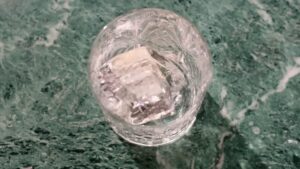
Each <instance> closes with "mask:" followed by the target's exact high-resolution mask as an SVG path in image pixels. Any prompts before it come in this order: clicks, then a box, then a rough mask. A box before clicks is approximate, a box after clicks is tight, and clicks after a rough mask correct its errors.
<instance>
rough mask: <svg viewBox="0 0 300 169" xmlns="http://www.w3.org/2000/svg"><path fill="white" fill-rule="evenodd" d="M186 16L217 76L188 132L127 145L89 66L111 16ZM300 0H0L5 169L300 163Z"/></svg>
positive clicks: (293, 167)
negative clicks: (105, 110) (102, 105)
mask: <svg viewBox="0 0 300 169" xmlns="http://www.w3.org/2000/svg"><path fill="white" fill-rule="evenodd" d="M141 7H159V8H164V9H169V10H173V11H175V12H177V13H178V14H180V15H183V16H185V17H186V18H188V19H189V20H190V21H191V22H193V23H194V24H195V26H196V27H197V28H198V29H199V30H200V32H201V33H202V34H203V36H204V38H205V39H206V40H207V42H208V45H209V48H210V50H211V53H212V58H213V66H214V79H213V82H212V85H211V87H210V89H209V92H208V93H207V96H206V98H205V100H204V103H203V106H202V109H201V111H200V113H199V114H198V119H197V121H196V124H195V125H194V127H193V128H192V130H191V131H190V133H189V134H188V135H187V136H185V137H184V138H182V139H181V140H179V141H178V142H176V143H174V144H171V145H168V146H163V147H159V148H144V147H138V146H135V145H131V144H128V143H126V142H124V141H123V140H122V139H120V138H119V137H118V136H117V135H116V134H114V132H113V131H112V130H111V129H110V127H109V125H108V124H107V123H106V122H105V120H104V119H103V116H102V114H101V111H100V109H99V107H98V105H97V103H96V99H95V98H94V97H93V96H92V94H91V90H90V88H89V84H88V76H87V64H88V63H87V62H88V57H89V51H90V47H91V44H92V42H93V40H94V39H95V37H96V35H97V34H98V32H99V30H100V29H101V28H102V27H103V26H104V25H105V24H107V23H108V22H109V21H110V20H111V19H113V18H115V17H116V16H118V15H120V14H123V13H125V12H126V11H128V10H130V9H134V8H141ZM299 21H300V1H299V0H248V1H246V0H222V1H220V0H178V1H175V0H174V1H171V0H163V1H159V0H147V1H138V0H132V1H129V0H128V1H125V0H118V1H117V0H113V1H112V0H102V1H100V0H99V1H96V0H65V1H63V0H53V1H50V0H49V1H42V0H2V1H1V2H0V164H1V166H0V168H3V169H17V168H28V169H29V168H34V169H44V168H45V169H49V168H55V169H71V168H72V169H79V168H101V169H105V168H108V169H113V168H119V169H121V168H122V169H125V168H126V169H129V168H141V169H153V168H168V169H176V168H178V169H184V168H191V169H221V168H223V169H298V168H300V126H299V125H300V31H299V30H300V22H299Z"/></svg>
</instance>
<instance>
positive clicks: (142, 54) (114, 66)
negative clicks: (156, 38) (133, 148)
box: [101, 47, 173, 125]
mask: <svg viewBox="0 0 300 169" xmlns="http://www.w3.org/2000/svg"><path fill="white" fill-rule="evenodd" d="M162 69H164V67H163V65H161V64H160V63H159V62H158V61H157V60H155V59H154V58H153V57H152V56H151V54H150V52H149V51H148V49H147V48H146V47H140V48H135V49H132V50H130V51H128V52H125V53H122V54H120V55H117V56H115V57H114V58H112V59H111V60H109V61H108V62H107V63H105V64H104V66H103V67H102V68H101V74H102V76H101V82H102V84H101V86H102V88H101V89H102V92H104V93H109V94H107V96H109V97H110V99H111V97H115V98H116V99H114V100H118V101H119V103H118V104H116V105H120V106H119V107H118V108H114V110H112V109H113V108H111V113H113V114H115V115H117V116H119V117H120V118H122V119H123V120H125V121H127V122H128V123H131V124H134V125H138V124H144V123H147V122H150V121H154V120H158V119H160V118H163V117H165V116H167V115H170V114H171V112H172V107H173V106H172V101H171V96H170V86H169V84H168V82H167V80H166V78H165V76H164V74H163V73H162ZM103 95H104V96H106V95H105V94H103ZM111 100H113V99H111ZM104 106H105V105H104ZM108 109H109V108H108Z"/></svg>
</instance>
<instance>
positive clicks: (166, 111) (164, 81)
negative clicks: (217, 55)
mask: <svg viewBox="0 0 300 169" xmlns="http://www.w3.org/2000/svg"><path fill="white" fill-rule="evenodd" d="M89 76H90V83H91V86H92V89H93V93H94V94H95V96H96V97H97V99H98V101H99V104H100V106H101V108H102V110H103V113H104V115H105V117H106V118H107V120H108V121H109V122H110V125H111V126H112V128H113V130H114V131H115V132H116V133H117V134H118V135H120V136H121V137H122V138H124V139H125V140H127V141H129V142H131V143H134V144H138V145H143V146H158V145H163V144H167V143H171V142H173V141H175V140H177V139H179V138H180V137H182V136H183V135H184V134H185V133H187V132H188V130H189V129H190V128H191V126H192V124H193V123H194V121H195V119H196V114H197V112H198V110H199V108H200V106H201V103H202V100H203V97H204V95H205V91H206V89H207V87H208V85H209V83H210V81H211V78H212V66H211V60H210V55H209V51H208V48H207V45H206V43H205V42H204V40H203V39H202V37H201V36H200V34H199V32H198V31H197V29H196V28H195V27H194V26H193V25H192V24H191V23H190V22H189V21H187V20H186V19H184V18H183V17H181V16H178V15H177V14H175V13H174V12H171V11H167V10H162V9H152V8H150V9H139V10H134V11H131V12H129V13H127V14H125V15H122V16H120V17H117V18H116V19H114V20H113V21H112V22H110V23H109V24H107V25H106V26H105V27H104V28H103V29H102V30H101V32H100V33H99V35H98V36H97V38H96V40H95V42H94V44H93V47H92V51H91V56H90V65H89Z"/></svg>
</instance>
